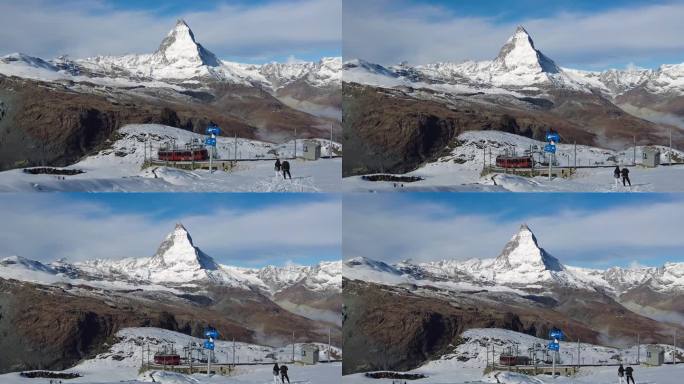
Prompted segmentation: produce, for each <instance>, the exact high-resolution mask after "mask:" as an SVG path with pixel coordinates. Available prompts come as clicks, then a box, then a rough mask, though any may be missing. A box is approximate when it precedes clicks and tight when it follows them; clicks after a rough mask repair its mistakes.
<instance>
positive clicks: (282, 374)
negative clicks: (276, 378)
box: [280, 364, 290, 384]
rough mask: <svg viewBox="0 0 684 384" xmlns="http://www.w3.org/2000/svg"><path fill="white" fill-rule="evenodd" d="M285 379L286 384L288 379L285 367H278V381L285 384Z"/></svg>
mask: <svg viewBox="0 0 684 384" xmlns="http://www.w3.org/2000/svg"><path fill="white" fill-rule="evenodd" d="M285 379H287V383H288V384H289V383H290V378H289V377H288V376H287V366H286V365H284V364H283V365H281V366H280V380H281V381H282V382H283V384H285Z"/></svg>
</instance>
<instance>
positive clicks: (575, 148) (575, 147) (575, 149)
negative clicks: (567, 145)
mask: <svg viewBox="0 0 684 384" xmlns="http://www.w3.org/2000/svg"><path fill="white" fill-rule="evenodd" d="M573 146H574V151H575V161H574V162H575V168H577V142H576V141H575V142H574V143H573Z"/></svg>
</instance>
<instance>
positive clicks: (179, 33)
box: [153, 20, 220, 67]
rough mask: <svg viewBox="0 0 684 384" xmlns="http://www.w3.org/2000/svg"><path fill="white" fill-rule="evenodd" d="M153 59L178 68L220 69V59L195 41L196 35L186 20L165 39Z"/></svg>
mask: <svg viewBox="0 0 684 384" xmlns="http://www.w3.org/2000/svg"><path fill="white" fill-rule="evenodd" d="M153 59H156V60H159V61H160V62H161V63H163V64H166V65H172V66H177V67H183V66H193V65H194V66H200V65H208V66H211V67H218V66H219V65H220V62H219V59H218V58H217V57H216V55H214V54H213V53H211V52H209V51H208V50H207V49H206V48H204V47H203V46H202V45H201V44H199V43H197V42H196V41H195V35H194V34H193V33H192V31H191V30H190V27H188V25H187V24H186V23H185V21H184V20H178V23H177V24H176V26H175V27H174V29H173V30H171V32H169V34H168V35H167V36H166V38H164V40H163V41H162V43H161V45H160V46H159V49H158V50H157V51H156V52H155V53H154V56H153Z"/></svg>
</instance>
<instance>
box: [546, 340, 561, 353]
mask: <svg viewBox="0 0 684 384" xmlns="http://www.w3.org/2000/svg"><path fill="white" fill-rule="evenodd" d="M547 348H548V349H549V351H560V344H558V343H555V342H553V341H551V342H549V345H548V346H547Z"/></svg>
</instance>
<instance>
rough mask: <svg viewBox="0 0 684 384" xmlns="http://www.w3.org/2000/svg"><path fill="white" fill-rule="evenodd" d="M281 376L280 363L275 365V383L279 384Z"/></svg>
mask: <svg viewBox="0 0 684 384" xmlns="http://www.w3.org/2000/svg"><path fill="white" fill-rule="evenodd" d="M279 376H280V367H279V366H278V363H275V364H274V365H273V384H278V377H279Z"/></svg>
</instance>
